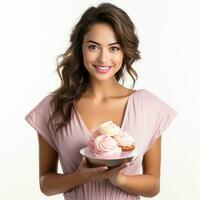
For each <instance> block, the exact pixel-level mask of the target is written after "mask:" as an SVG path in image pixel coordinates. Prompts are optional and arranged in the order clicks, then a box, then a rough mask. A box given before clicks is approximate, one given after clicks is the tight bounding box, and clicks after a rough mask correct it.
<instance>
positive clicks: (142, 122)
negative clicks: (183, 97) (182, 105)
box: [25, 89, 177, 200]
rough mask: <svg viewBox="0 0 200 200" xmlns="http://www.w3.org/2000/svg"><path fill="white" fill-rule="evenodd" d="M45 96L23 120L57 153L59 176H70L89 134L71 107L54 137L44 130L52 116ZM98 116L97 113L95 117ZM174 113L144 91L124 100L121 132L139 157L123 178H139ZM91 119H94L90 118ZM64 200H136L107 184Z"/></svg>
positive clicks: (93, 185)
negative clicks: (145, 158) (148, 154)
mask: <svg viewBox="0 0 200 200" xmlns="http://www.w3.org/2000/svg"><path fill="white" fill-rule="evenodd" d="M51 98H52V96H51V95H47V96H46V97H44V99H42V100H41V101H40V102H39V103H38V104H37V105H36V106H35V107H34V108H33V109H32V110H31V111H30V112H29V113H28V114H27V115H26V116H25V119H26V121H27V122H28V123H29V124H30V125H31V126H32V127H33V128H34V129H35V130H36V132H38V133H39V134H41V136H42V137H43V138H44V139H45V140H46V141H47V142H48V144H49V145H51V147H52V148H53V149H54V150H55V151H56V152H57V153H58V156H59V159H60V163H61V166H62V170H63V173H65V174H70V173H72V172H74V171H76V170H77V168H78V166H79V163H80V160H81V158H82V156H81V155H80V152H79V151H80V149H81V148H83V147H85V146H87V145H88V140H89V137H90V134H91V133H90V130H88V128H87V127H86V124H85V123H84V120H83V119H82V117H81V115H80V113H79V112H78V111H77V109H76V108H75V107H74V106H73V107H72V113H71V115H72V116H71V121H70V122H69V123H68V124H67V125H66V126H64V127H62V128H61V129H60V130H59V131H58V132H57V133H56V134H55V131H54V128H53V127H52V126H50V127H49V128H48V127H47V122H48V119H49V117H50V115H51V113H52V110H51V107H50V100H51ZM97 114H98V113H97ZM176 115H177V112H176V111H175V110H174V109H173V108H172V107H171V106H170V105H168V104H167V103H165V102H164V101H163V100H162V99H161V98H159V97H158V96H157V95H155V94H153V93H152V92H150V91H148V90H147V89H139V90H136V91H135V92H134V93H132V94H131V95H130V96H129V97H128V100H127V103H126V108H125V112H124V116H123V120H122V124H121V129H122V130H124V131H127V132H128V133H129V134H130V135H131V136H132V137H133V138H134V140H135V142H136V147H137V149H138V152H139V155H138V157H137V159H136V160H135V162H134V164H133V165H131V166H128V167H126V168H125V169H123V173H124V174H126V175H138V174H142V160H143V156H144V154H145V153H146V152H147V151H148V149H150V148H151V146H152V145H153V144H154V143H155V141H156V140H157V139H158V138H159V137H160V136H161V134H162V133H163V132H164V130H165V129H166V128H167V127H168V126H169V125H170V123H171V122H172V120H173V119H174V118H175V116H176ZM94 117H95V116H94ZM63 195H64V198H65V199H66V200H77V199H81V200H94V199H95V200H138V199H140V197H139V196H135V195H131V194H128V193H126V192H125V191H123V190H121V189H120V188H118V187H116V186H113V185H112V184H111V183H110V182H109V180H103V181H90V182H87V183H85V184H82V185H80V186H77V187H75V188H74V189H72V190H70V191H68V192H65V193H64V194H63Z"/></svg>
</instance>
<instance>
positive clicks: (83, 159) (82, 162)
mask: <svg viewBox="0 0 200 200" xmlns="http://www.w3.org/2000/svg"><path fill="white" fill-rule="evenodd" d="M86 164H87V160H86V158H85V157H83V158H82V159H81V162H80V166H85V165H86Z"/></svg>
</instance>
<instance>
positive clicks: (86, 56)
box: [83, 51, 96, 63]
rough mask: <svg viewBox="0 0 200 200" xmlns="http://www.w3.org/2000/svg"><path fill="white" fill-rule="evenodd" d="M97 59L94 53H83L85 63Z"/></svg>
mask: <svg viewBox="0 0 200 200" xmlns="http://www.w3.org/2000/svg"><path fill="white" fill-rule="evenodd" d="M95 59H96V55H95V54H94V53H93V54H92V53H90V52H86V51H85V52H83V60H84V62H85V63H88V62H92V61H94V60H95Z"/></svg>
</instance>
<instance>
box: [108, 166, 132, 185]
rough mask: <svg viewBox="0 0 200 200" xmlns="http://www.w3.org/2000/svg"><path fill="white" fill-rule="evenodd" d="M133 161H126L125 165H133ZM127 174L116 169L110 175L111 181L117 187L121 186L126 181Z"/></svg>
mask: <svg viewBox="0 0 200 200" xmlns="http://www.w3.org/2000/svg"><path fill="white" fill-rule="evenodd" d="M132 164H133V162H127V163H125V164H124V165H125V167H128V166H129V165H132ZM125 178H126V177H125V176H124V174H123V173H122V170H120V171H115V172H113V173H112V174H111V175H110V176H109V177H108V179H109V181H110V182H111V183H112V184H113V185H114V186H116V187H119V186H120V185H122V184H123V182H125Z"/></svg>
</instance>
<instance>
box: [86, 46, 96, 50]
mask: <svg viewBox="0 0 200 200" xmlns="http://www.w3.org/2000/svg"><path fill="white" fill-rule="evenodd" d="M88 48H89V49H91V50H96V49H98V47H97V46H96V45H90V46H88Z"/></svg>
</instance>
